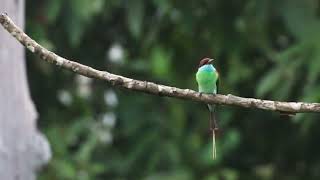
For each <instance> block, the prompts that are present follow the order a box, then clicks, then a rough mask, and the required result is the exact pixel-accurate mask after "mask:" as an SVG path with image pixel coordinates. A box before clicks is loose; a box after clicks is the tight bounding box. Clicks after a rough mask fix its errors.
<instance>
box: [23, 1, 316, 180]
mask: <svg viewBox="0 0 320 180" xmlns="http://www.w3.org/2000/svg"><path fill="white" fill-rule="evenodd" d="M319 13H320V10H319V2H318V1H316V0H305V1H302V0H287V1H285V0H232V1H224V0H197V1H196V0H194V1H192V0H189V1H184V0H108V1H107V0H106V1H104V0H69V1H64V0H44V1H36V0H27V1H26V31H27V32H28V34H29V35H30V36H31V37H33V38H34V39H35V40H37V41H39V43H41V44H42V45H44V46H45V47H47V48H48V49H50V50H52V51H54V52H56V53H57V54H59V55H61V56H63V57H66V58H70V59H72V60H76V61H77V62H80V63H83V64H86V65H89V66H92V67H94V68H97V69H99V70H107V71H110V72H112V73H115V74H121V75H123V76H128V77H131V78H135V79H140V80H147V81H153V82H156V83H161V84H166V85H170V86H176V87H179V88H190V89H197V85H196V82H195V72H196V70H197V65H198V61H199V60H200V59H201V58H203V57H213V58H215V59H216V63H215V66H216V67H217V69H218V70H219V71H220V82H221V84H220V85H221V88H220V93H222V94H228V93H231V94H235V95H238V96H244V97H257V98H264V99H273V100H282V101H308V102H319V100H320V84H319V82H320V79H319V77H320V75H319V71H320V21H319ZM112 48H113V49H117V48H118V49H120V50H121V49H122V53H123V54H122V55H123V58H121V59H120V60H122V61H112V58H110V57H109V56H108V54H109V52H110V49H112ZM27 65H28V78H29V83H30V88H31V93H32V97H33V100H34V101H35V103H36V106H37V109H38V111H39V120H38V122H39V126H40V129H41V130H42V131H43V132H44V133H45V134H46V135H47V136H48V138H49V141H50V143H51V146H52V150H53V159H52V160H51V162H50V164H49V165H48V167H46V168H45V169H44V170H43V171H42V172H41V175H40V176H41V177H40V179H42V180H47V179H67V180H69V179H79V180H87V179H147V180H153V179H169V180H176V179H177V180H188V179H206V180H209V179H212V180H215V179H226V180H234V179H244V180H248V179H284V180H285V179H288V180H295V179H319V178H320V144H319V138H320V130H319V128H318V127H320V124H319V123H320V121H319V115H317V114H299V115H297V116H295V117H293V118H287V117H280V116H279V113H276V112H267V111H261V110H255V109H244V108H238V107H229V106H221V107H219V108H218V117H219V123H220V127H221V132H220V134H219V137H218V159H217V160H216V161H213V160H212V159H211V136H210V133H209V129H208V128H209V127H208V112H207V109H206V107H205V105H203V104H200V103H196V102H191V101H184V100H178V99H174V98H166V97H158V96H151V95H146V94H143V93H138V92H131V91H128V90H123V89H118V88H114V87H112V86H110V85H109V84H106V83H105V82H102V81H98V80H92V81H86V80H82V81H79V77H77V76H75V75H74V74H73V73H70V72H67V71H65V70H62V69H59V68H57V67H56V66H53V65H51V64H47V63H45V62H42V61H40V60H38V58H37V57H36V56H35V55H33V54H30V53H27ZM106 92H107V93H108V94H109V95H110V94H111V95H113V96H111V99H110V96H108V97H109V98H107V100H104V96H105V94H106ZM114 95H116V96H114ZM115 98H116V99H115ZM112 100H113V101H112ZM108 101H111V102H108ZM114 101H115V102H114ZM117 102H118V103H117ZM105 117H107V118H109V119H110V118H111V119H115V125H113V124H112V123H111V124H110V121H107V122H109V123H105V121H103V119H104V118H105Z"/></svg>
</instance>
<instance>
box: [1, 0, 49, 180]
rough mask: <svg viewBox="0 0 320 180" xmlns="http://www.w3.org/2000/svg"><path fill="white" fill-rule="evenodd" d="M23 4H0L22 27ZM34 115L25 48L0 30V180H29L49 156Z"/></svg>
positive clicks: (13, 0)
mask: <svg viewBox="0 0 320 180" xmlns="http://www.w3.org/2000/svg"><path fill="white" fill-rule="evenodd" d="M24 3H25V2H24V0H0V13H3V12H6V13H8V14H9V15H10V16H11V17H12V18H13V20H14V21H15V22H16V23H17V24H18V25H19V26H20V27H24ZM36 118H37V113H36V110H35V107H34V104H33V102H32V100H31V98H30V94H29V89H28V83H27V74H26V69H25V52H24V48H23V47H22V46H21V45H20V44H19V43H18V42H17V41H16V40H14V39H13V37H11V36H10V34H8V32H5V30H4V29H3V28H0V179H1V180H2V179H3V180H18V179H21V180H32V179H35V177H36V174H35V173H36V170H37V169H38V168H39V167H40V166H41V165H43V164H45V163H46V162H47V161H48V160H49V159H50V156H51V152H50V147H49V144H48V143H47V140H46V138H45V137H44V136H43V135H42V134H41V133H40V132H38V131H37V128H36Z"/></svg>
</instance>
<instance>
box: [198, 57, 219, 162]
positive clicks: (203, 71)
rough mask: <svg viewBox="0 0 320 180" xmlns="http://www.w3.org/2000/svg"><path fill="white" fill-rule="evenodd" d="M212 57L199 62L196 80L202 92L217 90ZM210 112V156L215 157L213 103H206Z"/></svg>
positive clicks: (211, 92) (215, 122) (215, 91)
mask: <svg viewBox="0 0 320 180" xmlns="http://www.w3.org/2000/svg"><path fill="white" fill-rule="evenodd" d="M213 61H214V59H211V58H203V59H202V60H200V62H199V67H198V71H197V73H196V80H197V83H198V91H199V92H200V93H201V94H202V93H205V94H216V93H217V92H218V84H219V73H218V71H217V70H216V68H215V67H214V66H213V65H212V62H213ZM207 107H208V109H209V112H210V113H209V114H210V130H211V131H212V146H213V148H212V158H213V159H216V157H217V151H216V139H215V133H216V131H217V130H218V124H217V120H216V117H215V105H214V104H207Z"/></svg>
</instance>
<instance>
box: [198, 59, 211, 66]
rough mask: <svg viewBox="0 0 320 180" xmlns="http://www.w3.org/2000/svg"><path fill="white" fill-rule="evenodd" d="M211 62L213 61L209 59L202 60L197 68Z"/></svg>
mask: <svg viewBox="0 0 320 180" xmlns="http://www.w3.org/2000/svg"><path fill="white" fill-rule="evenodd" d="M212 61H213V59H210V58H203V59H202V60H201V61H200V63H199V67H201V66H203V65H206V64H210V63H211V62H212Z"/></svg>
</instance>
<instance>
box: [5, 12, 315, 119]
mask: <svg viewBox="0 0 320 180" xmlns="http://www.w3.org/2000/svg"><path fill="white" fill-rule="evenodd" d="M0 23H1V24H2V26H3V27H4V28H5V29H6V30H7V31H8V32H9V33H10V34H11V35H12V36H13V37H15V38H16V39H17V40H18V41H19V42H20V43H21V44H22V45H24V46H25V47H26V48H27V49H29V50H30V51H31V52H33V53H35V54H37V55H39V56H40V58H41V59H43V60H45V61H47V62H49V63H52V64H55V65H57V66H59V67H62V68H64V69H67V70H70V71H73V72H75V73H77V74H81V75H84V76H87V77H91V78H95V79H101V80H104V81H107V82H109V83H110V84H112V85H113V86H118V87H122V88H125V89H129V90H135V91H141V92H145V93H148V94H153V95H159V96H169V97H176V98H181V99H190V100H193V101H199V102H205V103H214V104H224V105H232V106H240V107H245V108H257V109H264V110H270V111H279V112H282V113H288V114H291V113H301V112H320V103H304V102H280V101H270V100H262V99H254V98H243V97H238V96H234V95H231V94H228V95H221V94H217V95H207V94H200V93H198V92H196V91H193V90H190V89H179V88H176V87H170V86H165V85H159V84H155V83H153V82H147V81H139V80H134V79H130V78H127V77H123V76H119V75H115V74H111V73H109V72H106V71H99V70H96V69H93V68H91V67H88V66H85V65H82V64H79V63H77V62H74V61H70V60H67V59H65V58H62V57H60V56H58V55H56V54H55V53H53V52H50V51H49V50H47V49H45V48H44V47H42V46H41V45H39V44H38V43H37V42H35V41H34V40H33V39H31V38H30V37H29V36H27V35H26V34H25V33H24V32H23V31H22V30H21V29H19V28H18V27H17V26H16V25H15V24H14V23H13V21H12V20H11V19H10V18H9V17H8V16H7V15H6V14H1V15H0Z"/></svg>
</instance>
